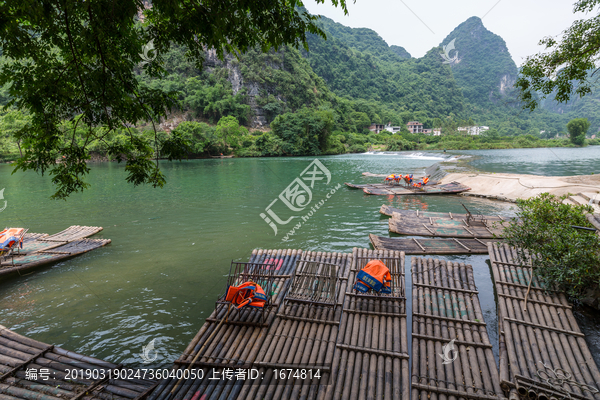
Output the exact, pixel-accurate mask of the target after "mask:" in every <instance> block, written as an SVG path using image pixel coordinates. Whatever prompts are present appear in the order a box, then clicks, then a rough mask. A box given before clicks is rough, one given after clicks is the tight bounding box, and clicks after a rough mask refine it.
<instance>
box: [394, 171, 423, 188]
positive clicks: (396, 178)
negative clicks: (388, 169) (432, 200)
mask: <svg viewBox="0 0 600 400" xmlns="http://www.w3.org/2000/svg"><path fill="white" fill-rule="evenodd" d="M401 180H404V183H405V184H406V186H412V187H414V188H422V187H423V186H425V185H427V183H428V182H429V175H427V176H426V177H424V178H423V179H421V180H419V181H418V182H415V183H413V174H410V175H408V174H406V175H404V176H402V174H391V175H388V176H386V177H385V179H384V182H385V183H386V184H388V185H392V184H394V183H395V184H396V185H399V184H400V181H401Z"/></svg>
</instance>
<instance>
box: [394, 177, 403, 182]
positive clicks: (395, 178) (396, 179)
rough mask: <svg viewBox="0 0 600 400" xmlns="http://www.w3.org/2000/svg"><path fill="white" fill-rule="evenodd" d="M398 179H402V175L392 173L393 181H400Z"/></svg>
mask: <svg viewBox="0 0 600 400" xmlns="http://www.w3.org/2000/svg"><path fill="white" fill-rule="evenodd" d="M400 179H402V175H394V181H396V182H400Z"/></svg>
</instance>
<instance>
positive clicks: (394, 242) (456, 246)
mask: <svg viewBox="0 0 600 400" xmlns="http://www.w3.org/2000/svg"><path fill="white" fill-rule="evenodd" d="M369 241H370V242H371V244H372V245H373V248H374V249H376V250H390V251H403V252H404V253H406V254H412V255H427V254H440V255H449V254H487V253H488V246H487V243H488V242H490V241H492V242H496V241H499V239H485V241H483V240H480V239H478V238H472V239H468V238H461V239H460V240H459V239H457V238H444V239H442V238H439V239H437V238H436V239H424V238H390V237H383V236H377V235H374V234H370V235H369Z"/></svg>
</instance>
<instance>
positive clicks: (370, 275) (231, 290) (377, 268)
mask: <svg viewBox="0 0 600 400" xmlns="http://www.w3.org/2000/svg"><path fill="white" fill-rule="evenodd" d="M391 282H392V275H391V274H390V270H389V269H388V267H386V266H385V264H384V263H383V261H381V260H371V261H369V262H368V263H367V265H365V267H364V268H363V269H361V270H360V271H359V272H358V274H357V275H356V282H355V283H354V290H356V291H358V292H362V293H366V292H368V291H370V290H371V291H373V292H377V293H384V294H390V293H392V287H391ZM225 301H227V302H229V303H231V305H233V306H234V307H235V308H237V309H238V310H239V309H240V308H242V307H245V306H248V307H253V308H263V307H264V306H265V305H266V303H267V295H266V294H265V291H264V290H263V288H262V287H260V285H259V284H257V283H255V282H252V281H248V282H244V283H242V284H241V285H239V286H229V287H228V288H227V292H226V294H225Z"/></svg>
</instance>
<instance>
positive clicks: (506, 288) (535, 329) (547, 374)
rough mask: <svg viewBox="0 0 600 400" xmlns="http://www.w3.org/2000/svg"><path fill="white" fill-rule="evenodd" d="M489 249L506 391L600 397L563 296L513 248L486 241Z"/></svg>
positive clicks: (581, 399)
mask: <svg viewBox="0 0 600 400" xmlns="http://www.w3.org/2000/svg"><path fill="white" fill-rule="evenodd" d="M489 254H490V262H491V267H492V274H493V279H494V284H495V286H496V294H497V296H498V332H499V333H500V335H499V336H500V337H499V339H500V352H499V353H500V354H499V364H500V385H501V387H502V389H503V390H504V393H505V394H506V396H508V397H509V398H511V399H513V398H516V397H518V396H520V397H521V398H529V399H577V400H600V371H599V370H598V367H597V366H596V363H595V362H594V359H593V357H592V355H591V353H590V350H589V348H588V345H587V343H586V341H585V336H584V334H583V333H582V332H581V330H580V328H579V325H578V324H577V321H576V320H575V316H574V315H573V310H572V307H571V305H570V304H569V302H568V301H567V299H566V297H565V295H564V294H562V293H556V292H553V291H552V290H549V288H545V287H543V286H542V285H541V284H540V282H539V281H538V279H537V278H536V276H535V274H533V276H532V274H531V272H532V269H531V266H530V265H527V264H528V261H519V259H518V257H517V251H516V250H515V249H514V248H511V247H509V246H508V245H506V244H504V245H502V244H499V243H494V244H492V243H490V244H489ZM523 264H525V265H523ZM526 299H527V300H526Z"/></svg>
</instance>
